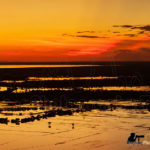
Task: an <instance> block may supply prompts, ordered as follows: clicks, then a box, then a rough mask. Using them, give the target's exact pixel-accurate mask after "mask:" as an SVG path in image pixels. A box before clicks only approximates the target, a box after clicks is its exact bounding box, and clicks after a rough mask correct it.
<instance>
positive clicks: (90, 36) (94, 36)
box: [76, 35, 100, 38]
mask: <svg viewBox="0 0 150 150" xmlns="http://www.w3.org/2000/svg"><path fill="white" fill-rule="evenodd" d="M76 37H81V38H100V37H99V36H96V35H76Z"/></svg>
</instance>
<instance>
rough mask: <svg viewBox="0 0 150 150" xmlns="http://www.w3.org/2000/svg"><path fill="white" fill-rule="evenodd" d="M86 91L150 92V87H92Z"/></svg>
mask: <svg viewBox="0 0 150 150" xmlns="http://www.w3.org/2000/svg"><path fill="white" fill-rule="evenodd" d="M83 89H84V90H93V91H94V90H104V91H150V86H121V87H120V86H106V87H90V88H83Z"/></svg>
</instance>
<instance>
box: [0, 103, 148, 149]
mask: <svg viewBox="0 0 150 150" xmlns="http://www.w3.org/2000/svg"><path fill="white" fill-rule="evenodd" d="M102 103H103V104H102ZM102 103H101V101H97V104H95V102H93V104H92V105H91V102H87V103H84V102H79V103H74V105H76V106H77V107H76V108H73V105H72V107H71V105H70V106H69V105H68V107H62V106H54V105H52V103H51V104H50V103H47V102H45V103H43V102H40V101H34V102H31V103H29V104H28V103H27V104H21V105H20V104H19V103H15V102H0V123H1V124H0V126H1V128H0V134H1V136H0V141H1V143H2V144H0V149H1V150H6V149H10V150H11V149H12V150H14V149H21V150H22V149H28V150H34V149H35V150H36V149H39V150H43V149H44V150H49V149H50V148H51V149H55V150H60V149H69V150H73V149H74V150H79V149H83V150H86V149H88V148H90V149H91V150H95V149H102V150H106V149H112V148H113V149H115V150H120V149H122V150H126V149H130V145H127V144H126V140H127V138H128V136H129V133H131V132H136V134H137V135H141V134H143V135H146V134H148V133H149V129H148V127H149V126H150V123H149V119H150V116H149V115H150V113H149V111H148V110H146V109H144V107H143V108H142V110H141V109H129V108H128V107H127V108H126V109H122V108H124V106H125V105H124V104H123V103H122V102H117V101H115V104H114V103H113V102H112V101H103V102H102ZM112 103H113V104H112ZM126 103H128V106H131V105H133V106H135V107H136V106H138V103H137V102H136V103H133V102H132V101H128V102H126ZM139 104H140V102H139ZM80 105H82V108H81V106H80ZM143 106H144V104H143ZM79 107H80V108H81V109H79ZM111 107H113V109H111ZM143 112H144V113H143ZM110 124H111V126H110ZM114 133H115V134H114ZM120 136H121V138H118V137H120ZM83 143H84V144H83ZM108 143H109V144H108ZM118 143H119V145H118ZM72 145H76V146H74V148H72ZM136 148H138V147H133V148H132V149H136ZM142 149H144V150H148V148H146V147H143V148H142Z"/></svg>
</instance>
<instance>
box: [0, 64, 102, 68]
mask: <svg viewBox="0 0 150 150" xmlns="http://www.w3.org/2000/svg"><path fill="white" fill-rule="evenodd" d="M91 66H103V65H0V68H58V67H60V68H61V67H91Z"/></svg>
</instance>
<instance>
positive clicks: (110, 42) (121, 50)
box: [0, 0, 150, 62]
mask: <svg viewBox="0 0 150 150" xmlns="http://www.w3.org/2000/svg"><path fill="white" fill-rule="evenodd" d="M0 3H1V4H0V17H1V23H0V61H1V62H58V61H65V62H66V61H112V60H116V61H137V60H139V61H149V60H150V25H149V22H148V20H149V15H150V10H149V5H150V1H149V0H143V1H140V0H132V1H130V0H109V1H107V0H76V1H70V0H61V1H60V0H43V1H41V0H22V1H19V0H13V1H12V0H5V1H2V0H0ZM127 8H128V11H127Z"/></svg>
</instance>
